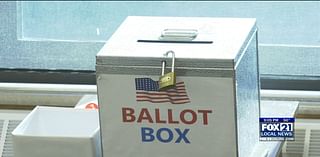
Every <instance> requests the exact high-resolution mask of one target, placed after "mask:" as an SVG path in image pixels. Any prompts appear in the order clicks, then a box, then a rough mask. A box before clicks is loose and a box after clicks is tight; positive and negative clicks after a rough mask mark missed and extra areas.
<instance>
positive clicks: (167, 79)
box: [159, 51, 176, 90]
mask: <svg viewBox="0 0 320 157" xmlns="http://www.w3.org/2000/svg"><path fill="white" fill-rule="evenodd" d="M169 53H171V54H172V64H171V65H172V66H171V72H169V73H166V74H164V71H165V68H166V61H165V60H163V61H161V64H162V69H161V76H160V78H159V90H166V89H169V88H172V87H175V86H176V73H175V72H174V60H175V55H174V52H173V51H168V52H167V53H165V54H164V56H166V57H168V54H169Z"/></svg>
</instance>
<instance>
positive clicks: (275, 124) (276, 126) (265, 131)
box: [259, 118, 295, 141]
mask: <svg viewBox="0 0 320 157" xmlns="http://www.w3.org/2000/svg"><path fill="white" fill-rule="evenodd" d="M259 121H260V141H284V140H286V141H294V121H295V119H294V118H260V120H259Z"/></svg>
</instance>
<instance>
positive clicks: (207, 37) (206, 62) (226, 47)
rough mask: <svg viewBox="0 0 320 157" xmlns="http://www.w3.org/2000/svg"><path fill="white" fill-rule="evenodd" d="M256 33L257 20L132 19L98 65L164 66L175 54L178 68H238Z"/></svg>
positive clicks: (107, 46)
mask: <svg viewBox="0 0 320 157" xmlns="http://www.w3.org/2000/svg"><path fill="white" fill-rule="evenodd" d="M256 31H257V28H256V20H255V19H254V18H212V17H152V16H128V17H127V18H126V19H125V20H124V22H123V23H122V24H121V25H120V27H119V28H118V29H117V31H116V32H115V33H114V34H113V35H112V37H111V38H110V39H109V40H108V41H107V42H106V44H105V45H104V46H103V48H102V49H101V50H100V52H99V53H98V54H97V62H96V64H97V65H100V66H101V65H107V66H160V61H161V60H163V59H166V60H168V62H169V64H170V59H171V58H170V56H169V57H168V58H165V57H164V56H163V55H164V53H166V52H168V51H174V52H175V58H176V66H182V67H195V68H234V66H235V64H236V63H237V62H238V61H239V60H241V56H242V54H243V53H244V52H245V49H246V48H247V45H248V43H249V42H250V40H251V39H252V38H253V35H254V34H255V33H256ZM181 34H182V35H181ZM179 35H181V36H179ZM169 66H170V65H169Z"/></svg>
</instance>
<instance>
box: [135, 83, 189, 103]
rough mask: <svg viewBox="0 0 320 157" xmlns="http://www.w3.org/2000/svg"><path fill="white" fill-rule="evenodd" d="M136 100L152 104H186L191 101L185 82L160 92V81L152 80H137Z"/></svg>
mask: <svg viewBox="0 0 320 157" xmlns="http://www.w3.org/2000/svg"><path fill="white" fill-rule="evenodd" d="M135 82H136V99H137V101H148V102H151V103H166V102H170V103H172V104H185V103H189V102H190V99H189V97H188V95H187V91H186V88H185V85H184V82H183V81H180V82H177V83H176V86H175V87H174V88H172V89H168V90H165V91H159V83H158V81H154V80H152V79H151V78H136V79H135Z"/></svg>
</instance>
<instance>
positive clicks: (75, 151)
mask: <svg viewBox="0 0 320 157" xmlns="http://www.w3.org/2000/svg"><path fill="white" fill-rule="evenodd" d="M12 135H13V148H14V156H15V157H101V156H102V155H101V144H100V143H101V142H100V132H99V116H98V111H97V110H83V109H73V108H61V107H59V108H58V107H42V106H37V107H36V108H35V109H34V110H33V111H32V112H31V113H30V114H29V115H28V116H27V117H26V118H25V119H24V120H23V121H22V122H21V123H20V124H19V125H18V126H17V128H16V129H15V130H14V131H13V132H12Z"/></svg>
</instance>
